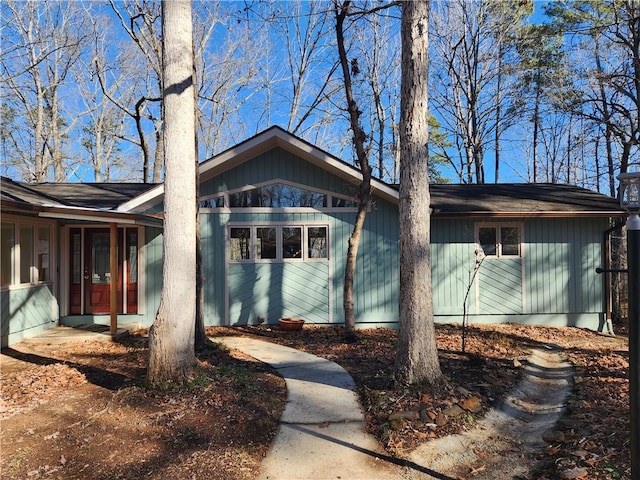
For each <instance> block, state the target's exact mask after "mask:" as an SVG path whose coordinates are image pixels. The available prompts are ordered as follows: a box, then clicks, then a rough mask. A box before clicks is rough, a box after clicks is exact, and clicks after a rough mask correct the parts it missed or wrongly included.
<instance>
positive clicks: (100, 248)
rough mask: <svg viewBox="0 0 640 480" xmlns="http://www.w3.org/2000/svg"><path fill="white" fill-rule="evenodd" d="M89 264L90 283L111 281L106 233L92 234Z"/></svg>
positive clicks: (107, 235)
mask: <svg viewBox="0 0 640 480" xmlns="http://www.w3.org/2000/svg"><path fill="white" fill-rule="evenodd" d="M91 265H92V269H91V283H109V282H110V281H111V264H110V261H109V234H108V233H94V234H93V235H92V244H91Z"/></svg>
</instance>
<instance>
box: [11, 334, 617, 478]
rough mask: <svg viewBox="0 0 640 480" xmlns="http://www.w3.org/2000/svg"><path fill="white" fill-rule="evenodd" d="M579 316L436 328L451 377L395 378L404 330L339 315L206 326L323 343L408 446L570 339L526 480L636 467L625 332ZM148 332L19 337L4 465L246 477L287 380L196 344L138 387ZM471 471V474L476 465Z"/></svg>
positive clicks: (80, 474) (33, 473) (98, 473)
mask: <svg viewBox="0 0 640 480" xmlns="http://www.w3.org/2000/svg"><path fill="white" fill-rule="evenodd" d="M618 330H619V331H617V333H618V337H610V336H604V335H599V334H597V333H594V332H591V331H587V330H581V329H576V328H564V329H555V328H542V327H530V326H516V325H501V326H478V327H473V328H471V329H470V330H469V332H468V335H467V340H466V352H465V353H464V354H463V353H461V334H460V328H459V327H458V326H448V325H442V326H438V327H437V343H438V348H439V351H440V362H441V366H442V370H443V372H444V374H445V375H446V377H447V379H448V383H447V384H445V385H442V386H440V387H439V388H437V389H435V390H433V389H429V388H419V387H416V388H412V389H403V388H399V389H396V388H394V383H393V362H394V359H395V341H396V334H395V332H394V331H392V330H387V329H376V330H363V331H359V337H360V341H359V342H357V343H345V342H343V332H342V330H341V329H340V328H321V327H309V326H305V328H304V329H303V331H301V332H282V331H280V330H278V328H277V327H268V326H257V327H242V328H233V329H231V328H213V329H210V330H209V333H210V334H211V335H214V336H215V335H251V336H257V337H259V338H262V339H264V340H269V341H273V342H277V343H281V344H284V345H288V346H292V347H295V348H299V349H301V350H304V351H307V352H309V353H313V354H316V355H320V356H322V357H325V358H328V359H330V360H332V361H335V362H337V363H339V364H340V365H342V366H343V367H344V368H345V369H347V371H349V372H350V373H351V375H352V376H353V377H354V379H355V381H356V383H357V385H358V389H359V394H360V397H361V400H362V403H363V406H364V408H365V411H366V414H367V421H368V429H369V430H370V432H371V433H373V434H374V435H376V436H377V438H378V439H379V440H380V442H381V443H382V444H383V445H384V446H385V447H386V448H387V450H388V451H389V452H390V453H391V454H394V455H397V456H402V455H403V454H405V453H406V452H408V451H410V450H411V449H413V448H415V447H416V446H417V445H419V444H421V443H423V442H428V441H429V440H430V439H432V438H436V437H441V436H444V435H448V434H451V433H456V432H460V431H463V430H467V429H471V428H473V427H474V424H475V423H476V421H477V419H478V418H479V417H480V416H482V415H483V414H484V413H486V411H487V410H488V409H489V408H491V407H492V406H494V405H496V404H497V403H498V402H499V401H500V399H501V398H502V397H503V396H504V395H505V394H506V393H507V392H508V391H509V390H510V389H511V388H512V387H513V385H515V383H516V382H517V380H518V376H519V372H520V369H521V368H522V367H521V362H522V361H523V360H524V359H526V357H527V356H528V354H529V352H530V351H531V349H532V348H539V347H544V345H548V344H554V345H560V346H561V347H563V348H564V352H565V354H566V355H567V357H568V358H569V360H570V361H571V362H572V363H573V364H574V365H575V366H576V375H575V378H574V381H575V385H574V390H573V394H572V395H571V397H570V401H569V404H568V408H567V413H566V415H565V416H564V418H563V419H562V420H561V422H560V424H559V428H558V431H557V432H555V433H554V434H553V436H552V438H549V443H548V446H547V448H546V449H544V450H542V451H541V452H540V455H539V458H540V466H539V468H538V469H537V470H536V471H535V472H532V473H531V475H530V478H531V479H545V478H546V479H549V480H550V479H554V478H560V476H561V475H566V474H567V473H571V474H573V475H575V477H574V478H589V479H595V480H600V479H616V478H627V479H628V478H630V473H629V471H630V455H629V415H628V413H629V401H628V381H627V377H628V347H627V345H628V342H627V340H626V338H625V336H624V335H625V330H624V328H623V327H619V328H618ZM144 333H145V332H138V334H137V335H135V336H134V337H132V338H131V339H129V340H126V341H124V342H123V343H114V344H110V343H97V342H86V343H78V344H73V345H70V344H68V345H59V346H53V345H52V346H33V345H27V344H20V345H18V346H15V347H14V349H13V350H10V351H3V353H5V354H9V355H10V356H11V357H18V358H21V359H22V360H24V361H22V362H18V363H16V362H8V361H6V360H7V357H6V356H4V355H3V358H2V359H3V363H2V389H1V391H0V418H1V419H2V432H1V436H0V442H1V444H2V456H1V458H0V471H1V472H2V476H3V478H4V476H5V474H6V475H7V478H24V479H35V478H60V479H62V478H65V479H84V478H92V479H105V480H106V479H115V478H123V479H124V478H141V477H144V478H152V479H169V478H171V479H174V478H187V479H192V478H193V479H209V478H212V479H240V480H245V479H250V478H255V477H256V475H257V472H258V468H259V465H260V461H261V459H262V458H263V456H264V455H265V453H266V451H267V449H268V446H269V443H270V441H271V439H272V438H273V435H274V434H275V432H276V429H277V420H278V418H279V416H280V413H281V412H282V409H283V407H284V402H285V398H286V392H285V390H284V383H283V382H282V380H281V379H280V378H279V377H278V376H277V375H274V374H273V372H272V371H270V370H269V369H268V368H266V367H265V366H264V365H261V364H260V363H258V362H255V361H252V360H251V359H250V358H247V357H242V356H241V355H239V354H236V353H235V352H227V351H224V350H215V351H213V352H209V353H207V354H204V355H200V357H199V369H198V373H197V375H196V376H195V377H194V379H193V381H192V385H191V386H190V387H189V388H187V389H182V390H170V391H165V392H150V391H148V390H146V389H145V388H144V374H145V365H146V360H147V347H146V338H145V337H144ZM468 478H473V477H472V475H471V472H470V473H469V476H468Z"/></svg>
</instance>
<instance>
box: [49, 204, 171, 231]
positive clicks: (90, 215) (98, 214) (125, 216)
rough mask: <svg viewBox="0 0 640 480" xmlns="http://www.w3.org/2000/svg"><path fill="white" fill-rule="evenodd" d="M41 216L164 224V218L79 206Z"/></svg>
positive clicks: (59, 209)
mask: <svg viewBox="0 0 640 480" xmlns="http://www.w3.org/2000/svg"><path fill="white" fill-rule="evenodd" d="M38 216H39V217H41V218H54V219H58V220H78V221H85V222H97V223H119V224H126V225H146V226H162V219H161V218H156V217H150V216H146V215H138V214H132V213H122V212H115V211H109V210H106V211H105V210H92V209H86V208H78V207H65V208H55V209H47V210H44V211H42V212H39V213H38Z"/></svg>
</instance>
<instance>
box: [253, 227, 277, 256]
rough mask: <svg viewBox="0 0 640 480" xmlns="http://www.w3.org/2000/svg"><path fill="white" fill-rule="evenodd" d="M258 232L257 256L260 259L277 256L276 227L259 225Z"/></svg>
mask: <svg viewBox="0 0 640 480" xmlns="http://www.w3.org/2000/svg"><path fill="white" fill-rule="evenodd" d="M256 234H257V237H258V238H257V245H256V247H257V252H256V254H257V257H258V258H259V259H273V258H276V254H277V250H276V229H275V227H259V228H257V229H256Z"/></svg>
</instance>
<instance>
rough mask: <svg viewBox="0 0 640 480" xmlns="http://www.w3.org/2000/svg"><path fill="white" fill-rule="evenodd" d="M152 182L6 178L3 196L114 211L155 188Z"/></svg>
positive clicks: (19, 199)
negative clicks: (93, 181)
mask: <svg viewBox="0 0 640 480" xmlns="http://www.w3.org/2000/svg"><path fill="white" fill-rule="evenodd" d="M154 186H155V184H149V183H34V184H24V183H17V182H13V181H12V180H9V179H5V178H4V177H3V178H2V195H3V198H4V197H5V195H6V196H7V198H11V199H13V200H14V201H22V202H26V203H30V204H36V205H41V206H67V207H80V208H90V209H98V210H113V209H115V208H117V207H118V206H119V205H120V204H122V203H124V202H126V201H128V200H131V199H132V198H134V197H136V196H138V195H140V194H142V193H144V192H146V191H147V190H149V189H151V188H153V187H154Z"/></svg>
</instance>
